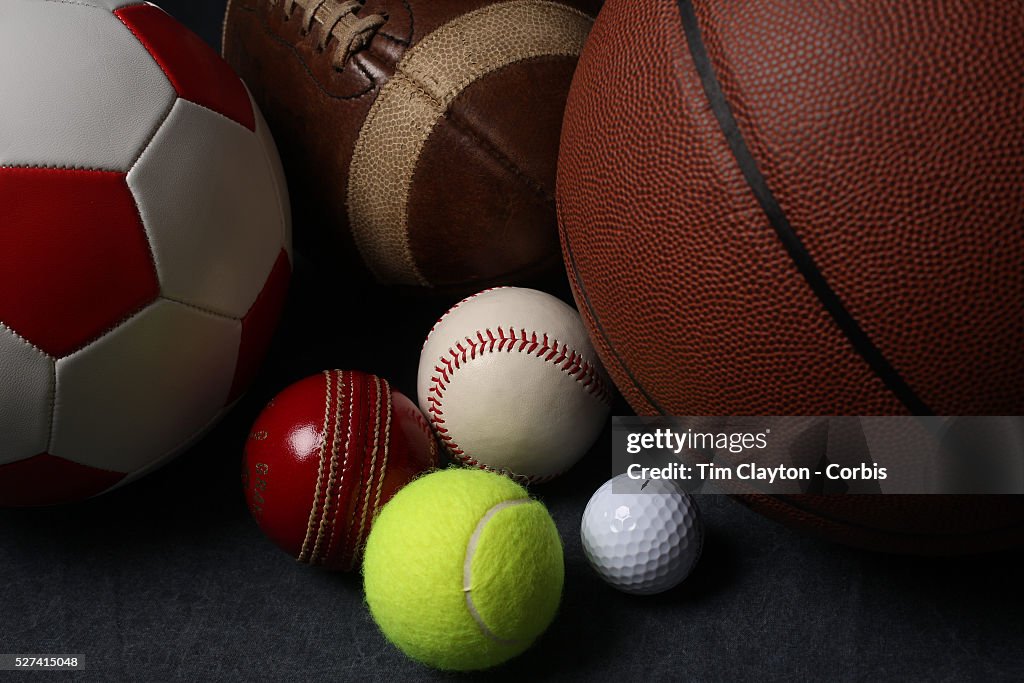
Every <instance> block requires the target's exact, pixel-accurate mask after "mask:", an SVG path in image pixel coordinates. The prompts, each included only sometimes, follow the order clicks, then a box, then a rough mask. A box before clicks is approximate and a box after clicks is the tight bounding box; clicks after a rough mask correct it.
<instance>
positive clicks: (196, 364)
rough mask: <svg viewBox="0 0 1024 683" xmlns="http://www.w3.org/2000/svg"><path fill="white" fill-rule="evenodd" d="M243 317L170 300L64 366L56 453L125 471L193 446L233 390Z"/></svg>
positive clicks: (59, 380)
mask: <svg viewBox="0 0 1024 683" xmlns="http://www.w3.org/2000/svg"><path fill="white" fill-rule="evenodd" d="M240 335H241V323H240V322H239V321H237V320H230V319H228V318H223V317H220V316H217V315H212V314H209V313H205V312H203V311H200V310H197V309H195V308H191V307H188V306H183V305H181V304H178V303H175V302H171V301H165V300H160V301H157V302H156V303H154V304H153V305H152V306H149V307H148V308H146V310H144V311H142V312H141V313H139V314H138V315H137V316H135V317H134V318H132V319H131V320H129V321H128V322H126V323H125V324H124V325H122V326H121V327H119V328H118V329H117V330H115V331H114V332H112V333H110V334H108V335H107V336H105V337H103V338H102V339H100V340H99V341H97V342H95V343H93V344H90V345H89V346H87V347H86V348H84V349H82V350H81V351H79V352H77V353H75V354H73V355H71V356H68V357H67V358H64V359H62V360H60V361H58V362H57V400H56V403H55V405H54V414H53V432H52V438H51V442H50V453H52V454H53V455H56V456H59V457H62V458H66V459H68V460H72V461H74V462H78V463H81V464H83V465H89V466H91V467H97V468H101V469H105V470H111V471H117V472H132V471H134V470H137V469H139V468H142V467H145V466H147V465H149V464H151V463H153V462H155V461H157V460H160V459H161V458H163V457H165V456H166V455H167V454H168V453H171V452H174V451H176V450H177V449H178V448H180V447H181V446H182V445H184V444H185V443H187V441H188V440H189V438H190V437H191V436H193V435H194V434H195V433H196V432H198V431H199V430H201V429H203V428H204V427H206V426H207V425H208V424H209V422H210V421H211V420H212V419H213V418H214V417H215V416H216V415H217V414H218V413H219V412H220V410H221V408H222V407H223V405H224V402H225V399H226V398H227V396H228V391H229V390H230V388H231V382H232V377H233V375H234V370H235V361H236V356H237V354H238V344H239V337H240Z"/></svg>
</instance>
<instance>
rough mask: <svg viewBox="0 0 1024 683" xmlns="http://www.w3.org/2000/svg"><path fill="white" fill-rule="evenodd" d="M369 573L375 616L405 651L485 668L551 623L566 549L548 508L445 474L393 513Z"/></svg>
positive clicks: (416, 486) (414, 487)
mask: <svg viewBox="0 0 1024 683" xmlns="http://www.w3.org/2000/svg"><path fill="white" fill-rule="evenodd" d="M467 565H468V572H467ZM363 574H364V586H365V591H366V602H367V604H368V605H369V607H370V612H371V613H372V614H373V617H374V619H375V620H376V622H377V624H378V625H379V626H380V629H381V631H382V632H383V633H384V635H385V636H386V637H387V638H388V640H390V641H391V642H392V643H394V644H395V645H396V646H398V648H399V649H401V650H402V651H403V652H405V653H406V654H407V655H409V656H410V657H412V658H413V659H416V660H418V661H420V662H423V663H424V664H427V665H428V666H432V667H435V668H439V669H450V670H458V671H464V670H472V669H483V668H487V667H491V666H494V665H496V664H500V663H501V662H504V661H506V660H508V659H510V658H512V657H515V656H516V655H518V654H520V653H522V652H523V651H524V650H526V649H527V648H528V647H529V646H530V645H531V644H532V643H533V641H534V640H535V639H536V638H537V636H539V635H540V634H541V633H543V632H544V630H545V629H546V628H547V626H548V624H549V623H551V620H552V619H553V618H554V616H555V612H556V610H557V608H558V602H559V599H560V597H561V592H562V581H563V577H564V567H563V560H562V544H561V541H560V540H559V537H558V530H557V529H556V528H555V523H554V522H553V521H552V519H551V516H550V515H549V514H548V512H547V510H546V509H545V508H544V506H543V505H541V504H540V503H539V502H537V501H534V500H530V498H529V494H528V493H527V492H526V490H525V489H523V488H522V487H521V486H519V485H518V484H516V483H514V482H513V481H511V480H510V479H508V478H506V477H503V476H500V475H496V474H491V473H489V472H485V471H482V470H473V469H448V470H441V471H438V472H434V473H432V474H428V475H426V476H423V477H420V478H419V479H417V480H416V481H414V482H412V483H411V484H409V485H408V486H406V487H405V488H404V489H402V490H401V491H399V492H398V494H397V495H396V496H395V497H394V498H393V499H392V500H391V502H390V503H388V504H387V505H385V506H384V508H383V510H382V511H381V513H380V516H379V517H378V518H377V520H376V522H375V523H374V526H373V530H372V531H371V532H370V536H369V538H368V540H367V543H366V552H365V556H364V563H363Z"/></svg>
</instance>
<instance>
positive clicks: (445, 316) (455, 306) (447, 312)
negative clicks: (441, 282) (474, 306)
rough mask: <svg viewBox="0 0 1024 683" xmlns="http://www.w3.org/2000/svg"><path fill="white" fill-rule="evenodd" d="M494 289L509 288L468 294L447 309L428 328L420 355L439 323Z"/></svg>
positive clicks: (490, 289)
mask: <svg viewBox="0 0 1024 683" xmlns="http://www.w3.org/2000/svg"><path fill="white" fill-rule="evenodd" d="M496 289H509V287H489V288H487V289H484V290H481V291H479V292H477V293H476V294H470V295H469V296H467V297H466V298H465V299H463V300H462V301H460V302H459V303H457V304H455V305H454V306H452V307H451V308H449V309H448V310H447V311H446V312H445V314H444V315H442V316H441V317H440V318H438V319H437V322H436V323H434V325H433V327H431V328H430V331H429V332H427V338H426V339H424V340H423V346H421V347H420V353H423V349H425V348H427V342H428V341H430V338H431V337H433V336H434V330H436V329H437V326H438V325H440V324H441V323H443V322H444V321H445V318H447V317H448V316H450V315H451V314H452V313H454V312H455V309H456V308H458V307H459V306H461V305H462V304H464V303H466V302H467V301H469V300H470V299H475V298H477V297H478V296H480V295H481V294H486V293H487V292H493V291H494V290H496Z"/></svg>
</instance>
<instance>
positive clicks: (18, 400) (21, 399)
mask: <svg viewBox="0 0 1024 683" xmlns="http://www.w3.org/2000/svg"><path fill="white" fill-rule="evenodd" d="M52 392H53V361H52V360H50V358H49V356H47V355H46V354H44V353H43V352H42V351H40V350H38V349H36V348H34V347H32V346H31V345H30V344H28V343H27V342H25V341H24V340H23V339H21V337H19V336H17V335H16V334H14V333H13V332H12V331H11V330H9V329H8V328H7V327H6V326H5V325H3V324H0V444H2V446H0V465H3V464H6V463H9V462H15V461H17V460H23V459H25V458H30V457H32V456H34V455H39V454H40V453H43V452H45V451H46V443H47V440H48V439H49V436H50V399H51V395H52Z"/></svg>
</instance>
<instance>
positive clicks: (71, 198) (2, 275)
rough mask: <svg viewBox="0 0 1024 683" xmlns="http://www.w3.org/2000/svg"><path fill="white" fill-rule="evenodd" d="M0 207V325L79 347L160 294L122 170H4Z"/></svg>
mask: <svg viewBox="0 0 1024 683" xmlns="http://www.w3.org/2000/svg"><path fill="white" fill-rule="evenodd" d="M0 70H2V69H0ZM2 106H3V104H2V103H0V107H2ZM0 206H2V207H3V222H2V223H0V321H3V322H4V324H6V325H8V326H9V327H10V328H11V329H13V330H14V331H15V332H17V333H18V334H19V335H21V336H22V337H24V338H25V339H27V340H28V341H30V342H32V343H33V344H35V345H36V346H38V347H39V348H41V349H42V350H44V351H46V352H47V353H49V354H50V355H52V356H54V357H60V356H63V355H66V354H68V353H71V352H72V351H74V350H76V349H78V348H80V347H81V346H83V345H84V344H86V343H87V342H89V341H91V340H93V339H95V338H97V337H99V336H100V335H102V334H103V333H104V332H106V331H107V330H108V329H110V328H112V327H114V326H115V325H117V324H118V323H119V322H120V321H122V320H124V319H125V318H127V317H129V316H130V315H132V314H133V313H135V312H136V311H138V310H140V309H141V308H142V307H143V306H145V305H146V304H148V303H150V302H151V301H153V300H154V299H155V298H156V296H157V293H158V291H159V285H158V283H157V279H156V271H155V269H154V267H153V258H152V256H151V255H150V252H149V243H148V242H147V240H146V233H145V230H143V227H142V224H141V223H140V221H139V216H138V212H137V211H136V208H135V202H134V200H133V199H132V194H131V192H130V191H129V190H128V186H127V185H126V184H125V177H124V174H123V173H114V172H109V171H72V170H66V169H52V168H0Z"/></svg>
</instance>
